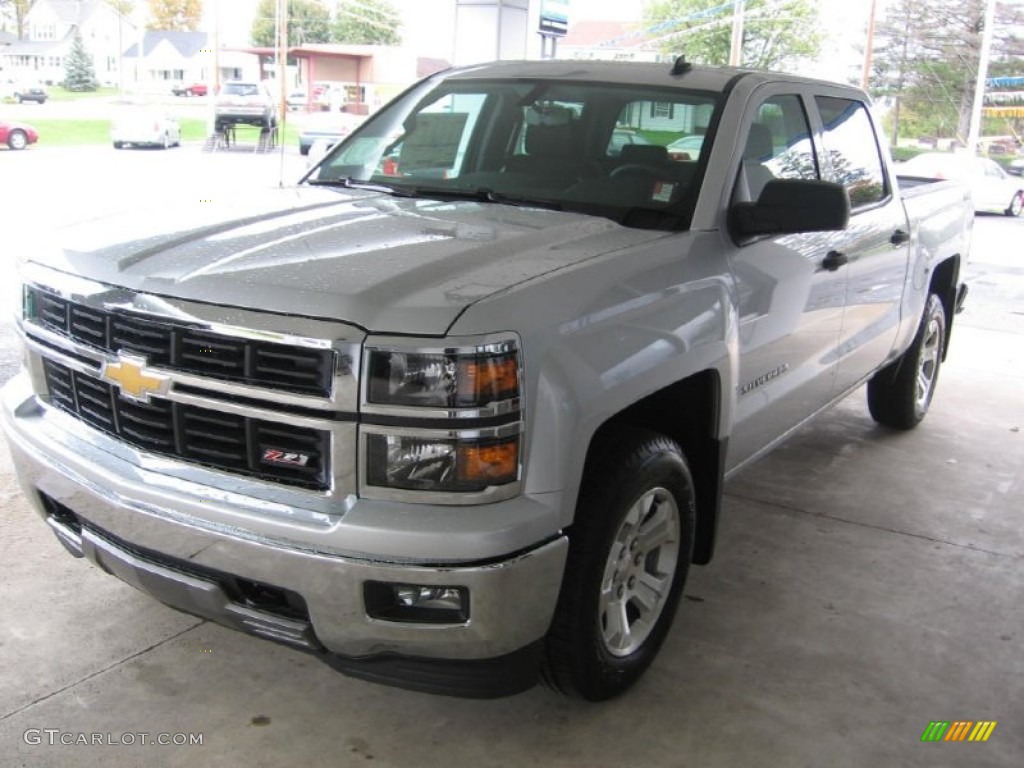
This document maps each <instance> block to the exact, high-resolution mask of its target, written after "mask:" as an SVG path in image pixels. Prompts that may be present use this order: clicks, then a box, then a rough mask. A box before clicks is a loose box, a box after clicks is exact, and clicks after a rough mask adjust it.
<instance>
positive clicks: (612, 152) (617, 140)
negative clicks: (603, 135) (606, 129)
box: [607, 128, 651, 157]
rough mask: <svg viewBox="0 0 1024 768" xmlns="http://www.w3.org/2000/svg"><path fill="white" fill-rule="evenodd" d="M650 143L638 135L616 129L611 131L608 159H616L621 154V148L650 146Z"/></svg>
mask: <svg viewBox="0 0 1024 768" xmlns="http://www.w3.org/2000/svg"><path fill="white" fill-rule="evenodd" d="M650 143H651V142H650V141H649V140H648V139H646V138H645V137H643V136H641V135H640V134H639V133H634V132H633V131H626V130H622V129H619V128H616V129H615V130H614V131H612V138H611V141H609V142H608V150H607V155H608V157H618V156H619V155H621V154H622V148H623V147H625V146H626V145H628V144H650Z"/></svg>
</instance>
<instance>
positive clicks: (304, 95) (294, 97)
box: [286, 91, 310, 109]
mask: <svg viewBox="0 0 1024 768" xmlns="http://www.w3.org/2000/svg"><path fill="white" fill-rule="evenodd" d="M286 103H287V104H288V109H306V108H307V107H309V106H310V103H309V93H308V92H307V91H292V92H291V93H289V94H288V98H287V99H286Z"/></svg>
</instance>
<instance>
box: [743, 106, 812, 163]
mask: <svg viewBox="0 0 1024 768" xmlns="http://www.w3.org/2000/svg"><path fill="white" fill-rule="evenodd" d="M754 126H758V127H754ZM754 126H752V127H751V132H750V135H749V136H748V138H747V146H748V148H749V147H750V145H751V143H754V144H757V143H758V142H760V150H754V151H760V152H761V153H762V154H761V156H760V157H759V158H758V160H759V162H761V163H763V164H764V165H765V166H766V167H767V168H768V170H769V171H771V173H772V176H774V177H775V178H777V179H817V178H818V164H817V162H816V161H815V158H814V146H813V144H812V143H811V129H810V126H809V123H808V121H807V114H806V113H805V112H804V108H803V104H802V103H801V101H800V97H799V96H794V95H785V96H773V97H772V98H770V99H768V100H767V101H765V102H764V103H763V104H762V105H761V106H760V107H758V110H757V115H756V116H755V117H754ZM755 134H760V137H758V136H755ZM769 136H770V137H771V156H770V157H766V156H765V155H764V154H763V153H764V152H766V151H767V149H768V147H767V143H766V140H767V137H769ZM744 157H746V153H744Z"/></svg>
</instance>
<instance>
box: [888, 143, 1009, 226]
mask: <svg viewBox="0 0 1024 768" xmlns="http://www.w3.org/2000/svg"><path fill="white" fill-rule="evenodd" d="M898 171H899V175H900V176H921V177H927V178H931V179H956V180H958V181H964V182H967V183H968V184H970V186H971V195H972V197H973V198H974V210H975V211H984V212H988V213H1005V214H1006V215H1007V216H1020V213H1021V209H1024V181H1022V180H1021V179H1019V178H1016V177H1014V176H1010V175H1009V174H1008V173H1006V171H1004V170H1003V169H1002V168H1001V167H1000V166H999V164H998V163H997V162H995V161H994V160H989V159H988V158H987V157H972V156H971V155H960V154H951V153H948V152H926V153H925V154H923V155H918V156H917V157H914V158H911V159H910V160H908V161H907V162H905V163H903V164H902V165H900V166H898Z"/></svg>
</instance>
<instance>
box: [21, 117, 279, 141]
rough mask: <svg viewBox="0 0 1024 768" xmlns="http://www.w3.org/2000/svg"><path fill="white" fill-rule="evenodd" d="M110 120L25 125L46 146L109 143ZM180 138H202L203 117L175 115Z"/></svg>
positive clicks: (253, 133) (250, 137)
mask: <svg viewBox="0 0 1024 768" xmlns="http://www.w3.org/2000/svg"><path fill="white" fill-rule="evenodd" d="M110 122H111V121H110V120H104V119H94V120H59V119H45V118H44V119H42V120H37V119H35V118H33V119H32V120H31V121H29V125H31V126H32V127H33V128H35V129H36V130H37V131H39V144H40V145H41V146H47V147H77V146H84V145H90V144H107V143H109V142H110ZM179 125H180V126H181V140H182V141H202V140H203V139H205V138H206V120H201V119H199V118H195V117H184V118H179ZM237 132H238V134H237V136H238V141H239V143H243V144H250V143H251V144H255V143H256V140H257V138H258V137H259V129H257V128H254V127H252V126H248V125H242V126H239V127H238V129H237ZM298 141H299V129H298V128H297V127H296V126H295V125H293V124H291V123H288V124H286V125H285V130H284V143H285V145H286V146H291V145H294V144H298Z"/></svg>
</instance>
